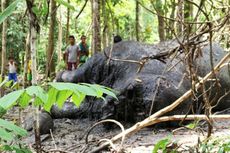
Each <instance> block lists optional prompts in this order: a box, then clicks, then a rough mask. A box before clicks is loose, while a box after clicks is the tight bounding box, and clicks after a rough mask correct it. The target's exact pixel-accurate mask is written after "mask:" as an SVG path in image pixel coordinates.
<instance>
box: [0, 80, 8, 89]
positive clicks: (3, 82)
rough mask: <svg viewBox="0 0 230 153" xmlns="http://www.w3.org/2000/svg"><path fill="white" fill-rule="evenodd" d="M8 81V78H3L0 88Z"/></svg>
mask: <svg viewBox="0 0 230 153" xmlns="http://www.w3.org/2000/svg"><path fill="white" fill-rule="evenodd" d="M7 82H8V80H7V79H5V80H3V81H2V82H1V83H0V88H2V87H3V86H4V85H5V84H6V83H7Z"/></svg>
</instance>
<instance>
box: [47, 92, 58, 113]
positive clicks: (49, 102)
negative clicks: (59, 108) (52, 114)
mask: <svg viewBox="0 0 230 153" xmlns="http://www.w3.org/2000/svg"><path fill="white" fill-rule="evenodd" d="M57 94H58V90H57V89H55V88H50V90H49V91H48V100H47V102H46V103H45V105H44V106H43V107H44V109H45V110H46V111H48V112H49V111H50V109H51V107H52V105H53V104H54V103H55V102H56V97H57Z"/></svg>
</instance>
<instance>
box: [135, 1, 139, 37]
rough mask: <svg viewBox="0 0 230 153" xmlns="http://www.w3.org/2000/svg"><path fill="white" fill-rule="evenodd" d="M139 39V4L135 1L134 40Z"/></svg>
mask: <svg viewBox="0 0 230 153" xmlns="http://www.w3.org/2000/svg"><path fill="white" fill-rule="evenodd" d="M139 39H140V4H139V2H138V1H136V40H137V41H139Z"/></svg>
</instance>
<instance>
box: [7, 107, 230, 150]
mask: <svg viewBox="0 0 230 153" xmlns="http://www.w3.org/2000/svg"><path fill="white" fill-rule="evenodd" d="M25 114H28V111H27V112H26V113H23V116H25ZM5 118H8V119H9V120H18V109H17V108H14V109H13V110H11V111H9V112H8V114H7V115H6V116H5ZM96 122H97V121H92V120H89V119H66V118H65V119H54V130H53V131H52V132H51V133H52V134H46V135H42V136H41V139H42V147H43V150H44V152H49V153H52V152H55V153H82V152H85V153H87V152H89V151H90V150H92V149H93V148H95V147H96V146H97V143H98V141H99V140H101V139H105V138H106V139H109V138H112V137H113V136H115V135H116V134H118V133H120V132H121V130H120V129H119V128H118V126H116V125H111V126H110V128H109V129H108V128H105V126H102V125H98V126H97V127H96V128H95V129H94V130H93V131H92V132H91V133H90V134H89V144H88V145H86V143H85V137H86V133H87V131H88V129H89V128H90V127H91V126H92V125H93V124H94V123H96ZM122 124H123V125H124V127H125V128H126V129H127V128H128V127H130V126H132V124H131V123H122ZM201 128H202V130H201ZM206 134H207V126H206V124H205V123H204V122H203V124H202V122H201V125H199V127H197V128H196V129H194V130H190V129H186V128H154V127H149V128H145V129H142V130H141V131H139V132H138V133H136V134H133V135H131V136H128V137H127V138H126V139H125V142H124V146H123V148H125V150H124V151H125V152H127V153H152V150H153V146H154V144H156V143H157V142H158V141H159V140H162V139H164V138H167V137H168V138H170V139H171V140H172V141H173V142H176V143H177V146H180V148H181V150H182V152H188V151H183V149H184V150H188V149H189V148H191V147H194V146H197V144H198V142H199V140H201V141H202V140H203V139H205V138H206ZM227 135H230V120H225V121H215V122H214V128H213V134H212V136H227ZM23 142H24V143H26V144H28V146H29V147H30V148H31V149H32V150H33V147H34V134H33V132H29V134H28V137H26V138H24V139H23ZM119 143H120V142H117V143H116V144H115V146H116V147H119V145H120V144H119ZM109 152H110V151H103V153H109Z"/></svg>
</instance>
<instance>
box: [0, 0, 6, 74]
mask: <svg viewBox="0 0 230 153" xmlns="http://www.w3.org/2000/svg"><path fill="white" fill-rule="evenodd" d="M1 7H2V12H3V11H4V9H5V7H6V0H2V1H1ZM6 30H7V20H4V21H3V24H2V61H1V62H2V67H1V76H2V77H3V78H4V76H5V68H6V37H7V33H6Z"/></svg>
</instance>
